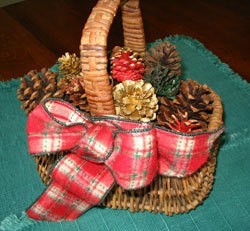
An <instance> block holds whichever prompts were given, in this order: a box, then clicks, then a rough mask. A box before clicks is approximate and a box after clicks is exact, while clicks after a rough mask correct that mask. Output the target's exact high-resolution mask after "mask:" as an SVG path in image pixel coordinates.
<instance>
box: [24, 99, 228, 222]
mask: <svg viewBox="0 0 250 231" xmlns="http://www.w3.org/2000/svg"><path fill="white" fill-rule="evenodd" d="M222 132H223V128H220V129H218V130H216V131H214V132H210V133H199V134H182V133H177V132H172V131H169V130H165V129H162V128H159V127H155V126H153V124H150V123H141V122H132V121H127V120H124V119H122V118H119V117H115V116H114V117H111V116H110V117H109V116H106V117H92V118H88V117H86V116H84V114H82V113H81V112H79V111H77V110H76V109H75V108H74V107H73V106H72V105H71V104H69V103H67V102H64V101H62V100H55V99H49V100H46V101H44V103H43V104H40V105H38V106H37V107H36V108H35V109H34V110H33V111H32V112H31V113H30V115H29V118H28V124H27V133H28V146H29V151H30V153H31V155H47V154H48V153H50V154H51V155H52V154H53V153H55V152H58V151H68V152H69V153H70V154H67V155H66V156H64V157H63V158H62V159H61V160H60V161H59V162H58V163H57V164H56V166H55V167H54V169H53V170H52V174H51V176H52V183H51V184H50V185H49V187H48V188H47V189H46V191H45V192H44V193H43V194H42V196H41V197H40V198H39V199H38V200H37V201H36V202H35V203H34V204H33V205H32V206H31V207H30V208H29V209H28V210H27V214H28V215H29V216H30V217H31V218H33V219H37V220H50V221H59V220H73V219H76V218H77V217H78V216H80V215H81V214H82V213H84V212H85V211H86V210H88V209H89V208H91V207H93V206H95V205H97V204H99V203H101V201H102V200H103V199H104V198H105V196H106V195H107V194H108V192H109V191H110V190H111V189H112V187H113V185H114V184H115V183H118V184H119V185H120V186H121V187H123V188H124V189H126V190H129V189H138V188H142V187H145V186H147V185H148V184H150V183H151V182H152V180H153V179H154V177H155V176H156V175H157V174H160V175H166V176H176V177H184V176H188V175H190V174H192V173H193V172H195V171H196V170H198V169H199V168H200V167H201V166H202V165H203V164H204V163H205V162H206V161H207V159H208V157H209V154H210V148H211V147H212V146H213V143H214V141H215V140H216V139H217V137H218V136H219V135H220V134H221V133H222Z"/></svg>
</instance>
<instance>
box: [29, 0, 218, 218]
mask: <svg viewBox="0 0 250 231" xmlns="http://www.w3.org/2000/svg"><path fill="white" fill-rule="evenodd" d="M119 6H120V1H119V0H99V1H98V3H97V5H96V6H95V7H94V8H93V11H92V13H91V15H90V16H89V18H88V21H87V23H86V24H85V27H84V29H83V33H82V38H81V45H80V51H81V63H82V72H83V76H84V85H85V91H86V94H87V99H88V103H89V105H90V110H91V114H92V115H93V116H96V115H111V114H115V110H114V103H113V98H112V85H111V84H110V79H109V74H108V71H107V63H108V59H107V36H108V32H109V29H110V26H111V24H112V21H113V18H114V15H115V13H116V11H117V8H118V7H119ZM121 7H122V20H123V30H124V45H125V46H126V47H130V48H131V49H133V50H134V51H136V52H138V53H140V54H141V55H143V54H144V52H145V38H144V30H143V22H142V18H141V12H140V8H139V0H128V1H125V3H123V4H122V5H121ZM210 91H211V97H212V98H213V114H212V115H211V119H210V122H209V126H208V131H213V130H215V129H218V128H219V127H220V126H221V124H222V113H223V108H222V104H221V100H220V97H219V96H218V95H217V94H216V93H215V92H214V91H213V90H211V89H210ZM218 146H219V143H218V141H217V142H216V144H215V145H214V148H213V150H212V154H211V156H210V158H209V159H208V161H207V163H206V164H205V165H204V166H202V167H201V168H200V169H199V170H198V171H197V172H195V173H194V174H192V175H191V176H188V177H184V178H176V177H163V176H157V177H156V178H155V179H154V181H153V182H152V183H151V184H150V185H149V186H147V187H145V188H143V189H139V190H134V191H126V190H124V189H122V188H121V187H120V186H119V185H116V186H115V187H114V188H113V190H112V191H111V192H110V193H109V195H108V196H107V197H106V199H105V201H104V202H103V203H102V205H103V206H106V207H109V208H113V209H130V211H131V212H137V211H145V210H147V211H152V212H163V213H165V214H167V215H172V214H174V213H176V214H177V213H183V212H187V211H189V210H191V209H194V208H195V207H196V206H197V205H199V204H200V203H202V202H203V200H204V199H205V198H206V197H207V195H208V194H209V192H210V190H211V189H212V185H213V181H214V172H215V167H216V153H217V150H218ZM62 155H65V153H63V152H61V153H57V154H55V155H46V156H36V157H34V158H35V161H36V164H37V169H38V172H39V175H40V177H41V179H42V181H43V182H44V183H45V184H46V185H48V184H49V183H50V180H51V178H50V175H49V173H48V172H49V169H50V167H51V166H52V165H53V164H54V163H55V162H56V161H57V160H58V159H59V158H60V157H61V156H62Z"/></svg>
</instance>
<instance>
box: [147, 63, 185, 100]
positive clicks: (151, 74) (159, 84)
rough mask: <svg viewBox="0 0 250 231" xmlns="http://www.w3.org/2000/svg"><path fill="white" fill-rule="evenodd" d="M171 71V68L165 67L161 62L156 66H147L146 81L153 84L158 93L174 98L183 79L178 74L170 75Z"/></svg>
mask: <svg viewBox="0 0 250 231" xmlns="http://www.w3.org/2000/svg"><path fill="white" fill-rule="evenodd" d="M169 72H170V69H167V68H166V69H163V68H162V67H161V66H160V65H159V64H158V65H157V66H154V67H149V66H147V67H146V69H145V75H144V81H145V82H149V83H151V84H152V85H153V87H154V88H155V91H156V94H157V95H159V96H166V97H168V98H173V97H174V96H175V95H176V94H177V93H178V91H179V87H180V81H181V80H180V77H179V76H176V75H174V76H173V77H169V76H168V74H169Z"/></svg>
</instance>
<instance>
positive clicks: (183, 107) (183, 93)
mask: <svg viewBox="0 0 250 231" xmlns="http://www.w3.org/2000/svg"><path fill="white" fill-rule="evenodd" d="M158 99H159V104H160V107H159V112H158V114H157V122H158V124H159V125H162V126H166V127H168V128H170V129H173V130H178V131H182V132H197V131H206V130H207V127H208V124H209V119H210V115H211V114H212V111H213V107H212V103H213V101H212V99H211V97H210V92H209V90H208V87H207V86H206V85H200V84H198V83H197V82H196V81H193V80H187V81H186V82H185V81H182V82H181V87H180V92H179V94H178V95H176V97H175V98H174V100H170V99H168V98H167V97H159V98H158Z"/></svg>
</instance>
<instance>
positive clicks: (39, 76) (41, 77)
mask: <svg viewBox="0 0 250 231" xmlns="http://www.w3.org/2000/svg"><path fill="white" fill-rule="evenodd" d="M57 76H58V74H57V73H54V72H52V71H50V70H48V69H46V68H43V69H42V70H41V72H40V73H38V72H37V71H36V70H32V71H30V72H29V73H28V74H27V76H25V77H23V78H21V84H20V87H19V89H18V91H17V95H18V99H19V100H20V101H21V102H22V103H23V104H22V109H23V110H24V111H25V112H26V113H27V114H28V113H30V112H31V111H32V110H33V109H34V108H35V107H36V106H37V105H38V104H39V103H40V102H41V101H43V100H44V99H47V98H49V97H52V96H53V94H54V92H55V91H56V89H57V80H56V79H57Z"/></svg>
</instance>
